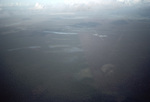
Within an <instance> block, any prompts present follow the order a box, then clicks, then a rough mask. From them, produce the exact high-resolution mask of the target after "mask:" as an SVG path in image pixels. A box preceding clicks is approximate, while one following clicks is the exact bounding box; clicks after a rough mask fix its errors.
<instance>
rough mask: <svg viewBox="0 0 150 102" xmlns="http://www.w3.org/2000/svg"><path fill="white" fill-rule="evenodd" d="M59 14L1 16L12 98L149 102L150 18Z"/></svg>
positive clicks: (4, 83)
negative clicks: (69, 17) (59, 16)
mask: <svg viewBox="0 0 150 102" xmlns="http://www.w3.org/2000/svg"><path fill="white" fill-rule="evenodd" d="M75 16H78V15H77V14H76V15H75ZM64 17H66V16H64ZM54 18H57V17H55V16H54V17H51V16H49V15H46V16H45V15H44V16H42V15H41V16H40V17H37V16H31V17H30V18H28V19H24V17H20V16H13V17H11V18H10V19H9V20H8V18H6V19H3V20H1V21H3V25H5V26H2V27H1V28H0V33H1V35H0V46H1V48H0V56H1V57H0V68H1V69H0V83H1V85H0V90H1V97H3V99H4V100H5V101H6V102H16V101H21V102H148V101H146V100H148V99H149V85H150V83H149V77H150V76H149V75H150V69H149V67H150V64H149V60H150V55H149V52H150V47H149V41H150V35H149V33H150V30H149V28H148V26H150V24H149V22H148V21H147V22H143V21H140V20H132V22H131V21H128V20H124V19H123V20H114V19H108V18H106V19H104V18H98V17H97V16H96V17H93V18H87V19H74V20H72V19H54ZM17 21H18V22H21V23H16V22H17ZM1 25H2V24H1ZM146 27H147V28H146Z"/></svg>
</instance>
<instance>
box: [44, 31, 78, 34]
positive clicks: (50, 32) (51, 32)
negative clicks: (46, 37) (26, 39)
mask: <svg viewBox="0 0 150 102" xmlns="http://www.w3.org/2000/svg"><path fill="white" fill-rule="evenodd" d="M43 32H44V33H49V34H78V33H72V32H53V31H43Z"/></svg>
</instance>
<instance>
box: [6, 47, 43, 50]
mask: <svg viewBox="0 0 150 102" xmlns="http://www.w3.org/2000/svg"><path fill="white" fill-rule="evenodd" d="M39 48H41V46H29V47H22V48H13V49H8V51H17V50H23V49H39Z"/></svg>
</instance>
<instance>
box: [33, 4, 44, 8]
mask: <svg viewBox="0 0 150 102" xmlns="http://www.w3.org/2000/svg"><path fill="white" fill-rule="evenodd" d="M43 8H44V6H43V5H41V4H39V3H36V4H35V5H34V9H37V10H40V9H43Z"/></svg>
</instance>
